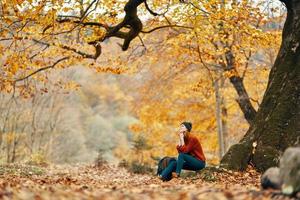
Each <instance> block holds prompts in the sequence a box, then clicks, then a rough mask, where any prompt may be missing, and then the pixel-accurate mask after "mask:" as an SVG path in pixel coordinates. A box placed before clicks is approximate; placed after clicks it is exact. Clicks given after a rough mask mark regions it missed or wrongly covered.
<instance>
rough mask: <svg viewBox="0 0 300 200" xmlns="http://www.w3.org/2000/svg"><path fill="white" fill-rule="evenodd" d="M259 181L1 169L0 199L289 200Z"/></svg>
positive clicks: (114, 170) (106, 170)
mask: <svg viewBox="0 0 300 200" xmlns="http://www.w3.org/2000/svg"><path fill="white" fill-rule="evenodd" d="M259 177H260V174H259V173H257V172H255V171H254V170H252V169H248V170H247V171H246V172H243V173H240V172H231V171H223V172H222V173H221V172H210V171H206V172H205V171H204V172H203V173H199V174H195V173H193V174H192V176H191V174H189V175H185V177H181V178H180V179H176V180H174V179H173V180H171V181H170V182H162V181H161V180H160V179H159V178H158V177H157V176H155V175H151V174H133V173H130V172H128V171H127V170H126V169H125V168H120V167H114V166H109V165H105V166H102V167H94V166H86V165H74V166H70V165H49V166H46V167H37V166H30V165H5V166H3V165H2V166H0V199H36V200H39V199H72V200H73V199H74V200H75V199H105V200H109V199H118V200H119V199H120V200H122V199H137V200H141V199H142V200H148V199H172V200H176V199H193V200H196V199H206V200H209V199H213V200H225V199H255V200H260V199H289V198H288V197H285V196H282V195H278V193H279V192H278V191H274V190H273V191H272V190H264V191H262V190H261V189H260V186H259V184H260V183H259ZM276 194H277V195H276Z"/></svg>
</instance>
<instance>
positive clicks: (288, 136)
mask: <svg viewBox="0 0 300 200" xmlns="http://www.w3.org/2000/svg"><path fill="white" fill-rule="evenodd" d="M281 1H282V2H283V3H285V5H286V7H287V18H286V22H285V25H284V28H283V34H282V44H281V47H280V50H279V53H278V55H277V58H276V61H275V63H274V66H273V67H272V69H271V72H270V75H269V81H268V86H267V89H266V91H265V94H264V97H263V100H262V103H261V105H260V108H259V109H258V112H257V114H256V116H255V119H254V121H253V123H252V124H251V125H250V128H249V130H248V131H247V133H246V134H245V136H244V137H243V139H242V140H241V141H240V142H239V143H238V144H235V145H233V146H232V147H231V148H230V149H229V150H228V152H227V153H226V154H225V155H224V157H223V158H222V160H221V166H222V167H225V168H229V169H233V170H244V169H245V168H246V167H247V165H248V164H249V163H252V164H253V165H254V166H255V168H256V169H257V170H258V171H265V170H266V169H268V168H269V167H272V166H277V165H278V163H279V157H280V155H281V154H282V153H283V151H284V150H285V149H286V148H287V147H289V146H295V145H299V144H300V121H299V119H300V108H299V107H300V106H299V105H300V1H299V0H290V1H284V0H281ZM254 144H255V145H254Z"/></svg>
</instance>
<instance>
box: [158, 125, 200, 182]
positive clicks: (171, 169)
mask: <svg viewBox="0 0 300 200" xmlns="http://www.w3.org/2000/svg"><path fill="white" fill-rule="evenodd" d="M191 130H192V123H190V122H183V123H181V125H180V130H179V132H178V136H179V144H178V145H177V151H178V153H179V155H178V159H177V161H175V160H174V161H171V162H170V163H169V164H168V166H167V168H165V169H164V170H163V171H162V174H161V179H162V180H167V177H169V176H170V175H171V173H172V178H178V177H179V176H180V172H181V170H182V169H185V170H193V171H198V170H201V169H203V168H204V167H205V156H204V153H203V150H202V147H201V144H200V142H199V140H198V139H197V138H196V137H195V136H193V135H192V134H191Z"/></svg>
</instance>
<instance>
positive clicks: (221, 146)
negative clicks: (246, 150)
mask: <svg viewBox="0 0 300 200" xmlns="http://www.w3.org/2000/svg"><path fill="white" fill-rule="evenodd" d="M219 82H220V80H219V79H217V80H215V82H214V87H215V95H216V120H217V130H218V141H219V158H220V159H221V158H222V157H223V155H224V153H225V149H224V138H223V126H222V125H223V124H222V113H221V97H220V85H219V84H220V83H219Z"/></svg>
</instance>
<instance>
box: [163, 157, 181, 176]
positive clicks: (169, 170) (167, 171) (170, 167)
mask: <svg viewBox="0 0 300 200" xmlns="http://www.w3.org/2000/svg"><path fill="white" fill-rule="evenodd" d="M176 165H177V162H176V161H175V160H173V161H171V162H170V163H169V164H168V167H166V168H165V169H164V170H163V171H162V173H161V177H162V179H163V180H168V179H170V178H171V176H172V172H173V171H175V169H176Z"/></svg>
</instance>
